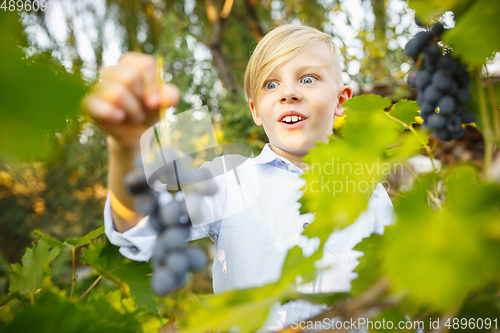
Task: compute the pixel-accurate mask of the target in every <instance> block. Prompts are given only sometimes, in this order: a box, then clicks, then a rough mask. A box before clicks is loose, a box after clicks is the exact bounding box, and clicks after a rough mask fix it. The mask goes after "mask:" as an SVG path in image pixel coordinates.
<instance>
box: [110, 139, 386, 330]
mask: <svg viewBox="0 0 500 333" xmlns="http://www.w3.org/2000/svg"><path fill="white" fill-rule="evenodd" d="M221 162H222V163H221ZM226 166H227V165H226V164H225V163H224V158H221V157H217V158H216V159H214V161H212V162H206V163H204V164H203V165H202V166H201V168H208V169H209V170H211V171H212V174H214V173H216V174H220V176H218V177H216V178H214V179H215V181H216V183H217V185H218V187H219V190H218V192H217V193H216V194H215V195H214V196H211V197H205V200H204V202H203V203H202V211H203V212H204V215H205V216H204V220H203V222H199V223H196V224H197V225H196V226H194V225H193V226H191V236H190V238H189V240H195V239H200V238H204V237H210V238H211V239H212V240H213V241H214V243H215V247H216V252H215V258H214V262H213V270H212V272H213V288H214V293H215V294H216V295H217V294H219V293H221V292H224V291H226V290H229V289H235V288H249V287H255V286H261V285H264V284H267V283H270V282H274V281H276V280H278V279H279V278H280V274H281V268H282V266H283V262H284V260H285V257H286V254H287V252H288V249H289V248H291V247H293V246H294V245H299V246H300V247H301V248H302V251H303V253H304V255H305V256H309V255H311V254H312V253H313V252H315V251H316V250H317V248H318V245H319V240H318V239H317V238H313V239H308V238H307V237H305V236H303V235H301V233H302V232H303V230H304V228H305V226H307V224H306V223H311V222H312V221H313V219H314V216H313V214H311V213H308V214H303V215H301V214H300V213H299V208H300V203H298V202H297V201H298V199H299V198H300V197H301V196H302V192H301V191H300V188H302V187H303V186H304V184H305V180H304V179H302V178H300V176H301V175H302V174H303V173H304V172H303V171H302V170H301V169H300V168H298V167H297V166H295V165H294V164H292V163H291V162H290V161H288V160H287V159H285V158H283V157H281V156H279V155H277V154H276V153H275V152H273V151H272V150H271V148H270V146H269V144H266V146H265V147H264V149H263V150H262V153H261V154H260V155H259V156H257V157H255V158H250V159H248V160H247V161H246V162H245V163H243V164H241V165H239V166H238V167H237V169H236V170H237V172H232V171H229V172H224V171H227V170H226ZM220 168H224V170H223V171H221V170H220ZM216 169H217V170H219V171H220V172H218V173H217V172H214V171H216ZM164 193H166V194H168V195H165V196H164V197H162V200H165V201H168V200H171V196H170V195H169V192H164ZM179 193H181V192H179ZM186 202H187V205H188V208H189V197H188V195H186ZM394 221H395V214H394V210H393V206H392V203H391V200H390V198H389V196H388V195H387V192H386V191H385V189H384V187H383V186H382V185H381V184H377V187H376V190H375V191H374V192H373V195H372V196H371V198H370V200H369V202H368V208H367V209H366V210H365V211H364V212H362V213H361V214H360V216H359V217H358V219H357V220H356V221H355V222H354V223H353V224H351V225H349V226H348V227H346V228H344V229H342V230H338V231H334V232H333V233H332V234H331V235H330V237H329V238H328V240H327V242H326V243H325V246H324V254H323V258H322V259H321V260H319V262H320V263H319V264H320V266H323V265H324V266H328V265H332V268H330V269H328V270H325V271H323V272H321V273H319V274H318V276H317V278H316V280H315V281H313V282H311V283H308V284H304V285H301V286H299V287H298V291H300V292H303V293H326V292H347V291H349V290H350V288H351V281H352V280H353V279H354V278H356V276H357V274H355V273H353V270H354V268H355V267H356V266H357V265H358V263H359V262H358V260H357V258H358V257H360V256H361V255H362V253H361V252H359V251H355V250H353V248H354V246H356V244H358V243H359V242H360V241H361V240H362V239H363V238H365V237H368V236H369V235H370V234H371V233H373V232H375V233H379V234H382V233H383V231H384V227H385V226H386V225H388V224H392V223H394ZM104 225H105V233H106V236H107V237H108V239H109V240H110V242H111V243H112V244H114V245H116V246H119V247H120V249H119V251H120V253H121V254H122V255H123V256H125V257H127V258H129V259H132V260H137V261H148V260H149V259H150V258H151V256H152V253H153V248H154V245H155V241H156V231H155V230H154V229H153V228H152V227H151V226H150V225H149V223H148V218H147V217H145V218H143V219H142V220H141V221H139V223H138V224H137V225H136V226H134V227H133V228H131V229H129V230H127V231H125V232H123V233H120V232H117V231H116V229H115V227H114V224H113V219H112V215H111V207H110V203H109V195H108V199H107V201H106V206H105V209H104ZM324 309H326V307H325V306H321V305H316V304H312V303H309V302H307V301H303V300H298V301H293V302H289V303H286V304H284V305H279V304H278V303H276V304H275V306H274V307H273V308H272V309H271V310H270V313H269V316H268V320H267V322H266V323H265V324H264V325H263V326H262V328H261V330H262V331H272V330H279V329H282V328H283V327H286V326H289V325H291V324H292V323H294V322H297V321H300V320H305V319H307V318H310V317H312V316H314V315H317V314H319V313H320V312H322V311H323V310H324Z"/></svg>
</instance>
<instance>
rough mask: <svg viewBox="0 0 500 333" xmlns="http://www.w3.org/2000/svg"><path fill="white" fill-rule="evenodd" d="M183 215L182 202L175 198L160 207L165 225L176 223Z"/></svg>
mask: <svg viewBox="0 0 500 333" xmlns="http://www.w3.org/2000/svg"><path fill="white" fill-rule="evenodd" d="M181 215H182V207H181V204H180V203H179V202H177V201H175V200H172V201H171V202H169V203H168V204H166V205H164V206H162V207H160V209H159V216H160V219H161V221H162V222H163V223H164V225H165V226H168V225H175V224H176V223H177V222H178V220H179V217H180V216H181Z"/></svg>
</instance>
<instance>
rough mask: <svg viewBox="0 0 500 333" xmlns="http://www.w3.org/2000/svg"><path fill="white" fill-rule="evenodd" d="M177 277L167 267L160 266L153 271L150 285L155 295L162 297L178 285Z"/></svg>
mask: <svg viewBox="0 0 500 333" xmlns="http://www.w3.org/2000/svg"><path fill="white" fill-rule="evenodd" d="M178 282H179V279H178V278H177V277H176V276H175V274H174V273H173V272H172V271H171V270H170V269H168V268H164V267H160V268H157V269H156V270H155V271H154V272H153V277H152V278H151V287H152V289H153V291H154V293H155V294H156V295H157V296H160V297H163V296H166V295H168V293H169V292H170V291H171V290H172V289H174V288H175V287H176V286H178Z"/></svg>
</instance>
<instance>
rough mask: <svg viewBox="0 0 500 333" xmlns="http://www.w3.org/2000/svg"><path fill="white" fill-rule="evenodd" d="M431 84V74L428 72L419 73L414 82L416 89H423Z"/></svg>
mask: <svg viewBox="0 0 500 333" xmlns="http://www.w3.org/2000/svg"><path fill="white" fill-rule="evenodd" d="M429 82H431V73H430V72H428V71H419V72H418V75H417V78H416V80H415V83H416V86H417V87H418V88H423V87H425V86H427V85H428V84H429Z"/></svg>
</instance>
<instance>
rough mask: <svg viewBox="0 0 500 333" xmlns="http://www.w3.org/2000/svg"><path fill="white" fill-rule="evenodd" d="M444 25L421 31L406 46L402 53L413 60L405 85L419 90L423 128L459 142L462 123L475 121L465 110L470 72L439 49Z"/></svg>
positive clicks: (436, 135) (462, 134)
mask: <svg viewBox="0 0 500 333" xmlns="http://www.w3.org/2000/svg"><path fill="white" fill-rule="evenodd" d="M445 30H446V29H445V28H444V26H443V24H442V23H440V22H437V23H435V24H434V25H433V26H432V28H430V29H429V30H426V31H420V32H419V33H417V34H416V35H415V37H414V38H413V39H411V40H410V41H409V42H408V43H407V44H406V47H405V53H406V55H408V56H409V57H411V58H412V59H413V61H414V65H415V68H414V69H413V70H412V71H410V73H409V74H408V85H409V86H410V87H413V88H418V91H417V103H418V105H419V106H420V116H421V117H422V119H423V120H424V123H423V126H424V127H427V128H430V129H431V130H432V131H433V133H434V136H435V137H436V138H438V139H441V140H443V141H450V140H451V139H453V138H455V139H462V138H463V137H464V136H465V129H464V128H463V126H462V124H469V123H472V122H474V121H475V120H476V116H475V114H474V113H472V112H470V111H468V110H466V109H465V108H464V104H466V103H467V102H469V100H470V94H469V80H470V78H469V73H468V72H467V68H466V66H465V65H464V64H463V63H461V62H460V60H459V59H458V58H455V57H453V56H452V55H451V53H450V52H451V51H450V50H449V49H445V50H444V52H443V51H442V50H441V47H440V46H439V44H438V42H439V40H440V36H441V34H442V33H443V32H444V31H445Z"/></svg>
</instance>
